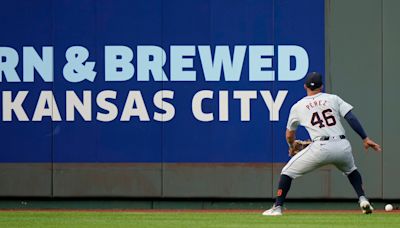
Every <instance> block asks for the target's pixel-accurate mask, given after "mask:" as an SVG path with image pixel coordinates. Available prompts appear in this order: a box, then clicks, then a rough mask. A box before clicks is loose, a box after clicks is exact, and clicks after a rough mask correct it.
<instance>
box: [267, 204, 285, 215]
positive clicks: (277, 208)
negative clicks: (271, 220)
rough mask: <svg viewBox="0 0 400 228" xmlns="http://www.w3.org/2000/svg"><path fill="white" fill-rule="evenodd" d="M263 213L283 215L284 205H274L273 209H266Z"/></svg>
mask: <svg viewBox="0 0 400 228" xmlns="http://www.w3.org/2000/svg"><path fill="white" fill-rule="evenodd" d="M262 215H266V216H280V215H282V207H281V206H275V205H273V206H272V208H271V209H269V210H266V211H264V212H263V213H262Z"/></svg>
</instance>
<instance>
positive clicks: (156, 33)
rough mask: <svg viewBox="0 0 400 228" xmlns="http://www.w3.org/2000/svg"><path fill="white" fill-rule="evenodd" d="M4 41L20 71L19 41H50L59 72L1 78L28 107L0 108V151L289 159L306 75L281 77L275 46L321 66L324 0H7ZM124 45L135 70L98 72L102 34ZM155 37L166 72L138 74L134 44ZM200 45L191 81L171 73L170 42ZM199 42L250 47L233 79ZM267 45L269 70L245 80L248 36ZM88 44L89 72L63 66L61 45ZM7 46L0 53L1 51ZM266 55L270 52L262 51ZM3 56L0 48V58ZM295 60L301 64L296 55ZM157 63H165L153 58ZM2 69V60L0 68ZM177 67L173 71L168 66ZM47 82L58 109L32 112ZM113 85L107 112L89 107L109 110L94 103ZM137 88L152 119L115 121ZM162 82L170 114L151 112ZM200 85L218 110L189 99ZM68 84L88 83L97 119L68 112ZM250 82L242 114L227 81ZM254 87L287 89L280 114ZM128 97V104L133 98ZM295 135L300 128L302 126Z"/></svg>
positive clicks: (61, 157)
mask: <svg viewBox="0 0 400 228" xmlns="http://www.w3.org/2000/svg"><path fill="white" fill-rule="evenodd" d="M0 21H1V23H0V31H1V36H0V47H11V48H13V49H15V50H16V51H17V52H18V54H19V64H18V66H17V72H18V74H19V75H20V77H21V78H22V75H23V72H22V59H23V51H22V49H23V47H26V46H33V47H35V49H36V51H37V52H38V53H39V55H40V56H41V49H42V47H44V46H52V47H54V82H44V81H43V80H42V79H41V77H40V76H38V75H37V72H36V73H35V75H36V78H35V82H7V80H6V79H5V77H4V75H0V76H1V77H2V82H0V91H1V92H2V93H0V102H1V108H2V109H4V107H3V100H2V98H3V97H2V95H3V93H4V92H5V91H12V92H13V94H14V96H15V95H16V94H17V92H18V91H23V90H27V91H29V94H28V96H27V98H26V100H25V101H24V104H23V107H24V109H25V111H26V113H27V114H28V116H29V119H30V120H29V121H27V122H21V121H17V120H16V118H15V116H14V119H13V121H12V122H5V121H3V116H2V115H3V114H2V112H0V117H1V118H0V137H1V143H2V148H1V150H0V162H285V161H286V160H287V159H288V157H287V154H286V153H285V152H282V151H286V150H287V145H286V142H285V140H284V131H285V128H286V127H285V126H286V120H287V117H288V114H289V110H290V107H291V106H292V104H293V103H294V102H296V101H297V100H298V99H300V98H301V97H302V96H304V95H305V92H304V90H303V81H302V80H301V79H300V80H295V81H279V77H280V75H279V72H278V64H279V62H278V49H279V47H280V46H281V45H296V46H300V47H302V48H303V49H304V50H305V51H306V52H307V54H308V60H309V67H308V70H310V71H320V72H322V73H324V1H323V0H309V1H296V0H245V1H243V0H218V1H203V0H193V1H184V0H168V1H167V0H147V1H140V0H137V1H136V0H135V1H128V0H126V1H123V0H119V1H105V0H100V1H95V0H84V1H67V0H61V1H40V2H38V3H36V2H35V3H33V2H32V1H6V2H3V3H2V6H1V8H0ZM110 45H118V46H126V47H129V48H130V49H131V50H132V52H133V60H132V61H131V62H132V64H133V66H134V68H135V72H134V75H133V77H132V78H131V79H129V80H126V81H118V82H109V81H106V80H105V68H106V67H107V66H106V63H105V46H110ZM139 45H153V46H158V47H161V48H162V49H163V50H164V51H165V54H166V55H165V56H163V58H164V57H165V58H166V59H163V60H165V64H164V65H163V66H162V69H163V70H164V72H165V73H166V76H167V80H164V81H155V80H154V79H153V76H152V74H150V81H138V78H137V76H138V74H137V72H138V66H137V65H138V63H137V54H138V51H137V47H138V46H139ZM174 45H180V46H181V45H191V46H195V54H194V56H192V57H190V56H188V55H186V56H185V57H184V59H186V60H189V62H190V60H193V67H186V68H185V69H184V71H187V72H189V71H194V72H196V79H195V81H179V82H178V81H171V64H173V63H171V56H170V55H171V46H174ZM199 45H206V46H210V47H211V53H212V56H213V55H214V53H215V52H216V47H217V46H221V45H226V46H229V50H230V55H231V57H232V56H233V52H234V50H235V46H245V48H246V52H245V57H244V62H243V66H242V70H241V77H240V80H238V81H226V80H225V77H229V76H231V75H224V73H223V70H222V71H221V73H220V76H221V78H220V80H219V81H206V80H205V76H204V73H203V65H202V64H204V63H203V62H202V61H201V58H200V54H199V49H198V46H199ZM251 45H273V47H274V55H273V56H270V59H271V60H272V67H270V68H263V69H262V70H264V71H268V70H269V71H274V72H275V80H271V81H250V80H249V71H250V64H249V46H251ZM71 46H83V47H85V48H86V49H87V50H88V51H89V58H88V59H87V60H86V61H85V62H95V67H94V71H95V72H97V75H96V78H95V80H94V81H93V82H91V81H88V80H85V81H82V82H76V83H73V82H70V81H68V80H66V78H65V77H64V75H63V69H64V67H65V66H66V64H67V62H68V61H67V59H66V50H67V49H68V48H70V47H71ZM0 55H2V53H0ZM264 58H265V57H264ZM1 61H2V62H4V60H1ZM290 65H291V69H295V68H296V67H297V63H296V59H295V58H291V64H290ZM160 67H161V66H160ZM0 69H1V68H0ZM175 76H176V75H175ZM43 90H48V91H53V93H54V95H55V100H54V103H56V104H57V106H58V109H59V111H60V114H61V118H62V121H55V122H52V121H51V119H50V118H49V117H45V118H44V119H43V120H42V121H39V122H33V121H32V120H31V119H32V115H33V113H34V110H35V107H36V103H37V100H38V98H39V95H40V92H41V91H43ZM105 90H113V91H116V92H117V97H116V98H115V99H109V101H110V102H111V103H113V104H114V105H115V106H116V107H117V108H118V115H117V117H116V118H115V119H114V120H113V121H110V122H101V121H99V120H97V119H96V115H97V112H101V113H106V112H105V110H103V109H102V108H100V107H99V106H98V104H97V103H96V96H97V94H99V93H100V92H102V91H105ZM133 90H134V91H140V92H141V94H142V97H143V100H144V103H145V105H146V109H147V113H148V115H149V118H150V120H149V121H141V120H140V119H139V118H138V117H137V116H133V117H132V118H131V119H130V121H128V122H123V121H120V119H121V115H122V111H123V109H124V105H125V102H126V100H127V96H128V93H129V91H133ZM160 90H171V91H173V92H174V97H173V99H164V100H165V101H168V102H169V103H171V104H172V105H173V106H174V108H175V115H174V117H173V119H172V120H170V121H168V122H159V121H156V120H154V118H153V116H154V113H155V112H159V113H163V111H162V110H161V109H160V108H158V107H156V106H155V105H154V104H153V96H154V94H156V93H157V92H158V91H160ZM201 90H210V91H212V92H213V98H212V99H205V100H203V103H202V105H201V107H202V110H203V112H205V113H213V117H214V119H213V120H212V121H209V122H202V121H199V120H197V119H196V118H195V116H194V114H193V112H192V99H193V97H194V95H195V94H196V93H197V92H198V91H201ZM66 91H75V93H76V94H77V95H78V97H79V98H80V99H83V91H91V94H92V99H91V102H92V105H91V106H92V120H91V121H86V120H84V119H83V118H82V117H81V116H80V115H79V113H78V112H75V120H74V121H67V120H66ZM220 91H228V99H229V102H228V106H229V119H228V121H220V120H219V107H220V103H219V93H220ZM235 91H236V92H238V91H255V92H256V94H257V98H255V99H252V100H251V101H250V110H251V112H250V113H251V114H250V121H242V120H241V102H240V100H239V99H234V92H235ZM260 91H270V92H271V94H272V97H273V98H274V99H275V98H276V96H277V94H278V93H279V91H288V94H287V96H286V98H285V100H284V102H283V104H282V108H281V110H280V112H279V120H278V121H271V120H270V118H269V117H270V111H269V109H268V108H267V106H266V104H265V102H264V100H263V98H262V96H261V93H260ZM137 105H138V104H135V105H134V107H137ZM300 136H301V137H302V138H306V137H307V134H306V133H305V132H304V130H303V131H302V133H301V134H300Z"/></svg>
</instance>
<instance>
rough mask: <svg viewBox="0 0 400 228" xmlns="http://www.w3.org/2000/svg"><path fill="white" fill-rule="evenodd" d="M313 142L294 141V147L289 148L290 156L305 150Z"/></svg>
mask: <svg viewBox="0 0 400 228" xmlns="http://www.w3.org/2000/svg"><path fill="white" fill-rule="evenodd" d="M311 143H312V141H310V140H305V141H303V140H295V141H294V143H293V147H292V148H290V149H289V156H290V157H293V156H294V155H296V154H297V153H299V152H300V151H302V150H304V148H306V147H307V146H309V145H310V144H311Z"/></svg>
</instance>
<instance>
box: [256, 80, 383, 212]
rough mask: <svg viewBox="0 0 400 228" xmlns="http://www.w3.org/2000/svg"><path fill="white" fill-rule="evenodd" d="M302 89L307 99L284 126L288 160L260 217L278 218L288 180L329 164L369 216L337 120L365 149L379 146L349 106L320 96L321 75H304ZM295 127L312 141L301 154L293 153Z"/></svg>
mask: <svg viewBox="0 0 400 228" xmlns="http://www.w3.org/2000/svg"><path fill="white" fill-rule="evenodd" d="M304 88H305V90H306V91H307V96H306V97H304V98H302V99H301V100H299V101H298V102H297V103H296V104H294V105H293V107H292V108H291V110H290V114H289V119H288V123H287V129H286V141H287V143H288V145H289V155H290V156H292V158H291V159H290V161H289V162H288V163H287V164H286V166H285V167H284V168H283V169H282V172H281V177H280V180H279V186H278V192H277V197H276V200H275V204H274V205H273V206H272V208H271V209H269V210H266V211H264V212H263V215H267V216H275V215H282V206H283V203H284V201H285V198H286V195H287V193H288V191H289V189H290V185H291V183H292V180H293V179H295V178H297V177H300V176H302V175H304V174H306V173H308V172H311V171H313V170H315V169H317V168H319V167H321V166H324V165H327V164H333V165H334V166H336V167H337V168H338V169H339V170H340V171H342V172H343V173H344V174H346V175H347V178H348V179H349V181H350V183H351V185H352V186H353V188H354V190H355V191H356V193H357V196H358V200H359V204H360V208H361V210H362V212H363V213H364V214H370V213H372V211H373V208H372V206H371V204H370V202H369V201H368V199H367V198H366V197H365V193H364V190H363V188H362V179H361V174H360V173H359V172H358V170H357V167H356V166H355V164H354V158H353V154H352V150H351V145H350V142H349V141H348V140H347V139H346V136H345V131H344V129H343V126H342V124H341V123H340V117H341V116H342V117H344V118H345V119H346V121H347V122H348V123H349V125H350V126H351V128H352V129H353V130H354V131H355V132H357V134H358V135H360V137H361V138H362V139H363V144H364V148H365V149H368V148H369V147H371V148H373V149H374V150H375V151H379V152H380V151H381V147H380V145H378V144H377V143H375V142H374V141H372V140H371V139H369V138H368V137H367V135H366V133H365V131H364V129H363V128H362V126H361V124H360V122H359V121H358V120H357V118H356V117H355V116H354V114H353V113H352V112H351V110H352V109H353V107H352V106H351V105H350V104H348V103H346V102H345V101H343V100H342V99H341V98H340V97H338V96H336V95H333V94H327V93H322V88H323V85H322V76H321V74H319V73H316V72H312V73H309V74H307V77H306V82H305V85H304ZM298 125H301V126H304V127H305V128H306V130H307V131H308V133H309V134H310V137H311V138H312V139H313V140H312V143H310V144H309V145H308V146H307V147H306V148H304V149H302V150H301V151H297V150H298V148H299V147H298V142H297V141H295V133H296V129H297V126H298Z"/></svg>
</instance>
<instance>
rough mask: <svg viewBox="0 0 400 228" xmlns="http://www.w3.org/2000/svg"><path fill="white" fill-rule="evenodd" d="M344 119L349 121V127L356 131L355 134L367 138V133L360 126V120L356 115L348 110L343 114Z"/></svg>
mask: <svg viewBox="0 0 400 228" xmlns="http://www.w3.org/2000/svg"><path fill="white" fill-rule="evenodd" d="M344 119H345V120H346V121H347V123H349V125H350V127H351V128H352V129H353V130H354V131H355V132H357V134H358V135H359V136H360V137H361V138H362V139H365V138H367V134H366V133H365V131H364V129H363V127H362V126H361V123H360V121H358V119H357V117H356V116H355V115H354V114H353V113H352V112H351V111H349V112H348V113H347V114H346V115H345V116H344Z"/></svg>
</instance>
